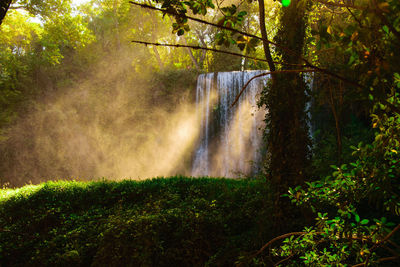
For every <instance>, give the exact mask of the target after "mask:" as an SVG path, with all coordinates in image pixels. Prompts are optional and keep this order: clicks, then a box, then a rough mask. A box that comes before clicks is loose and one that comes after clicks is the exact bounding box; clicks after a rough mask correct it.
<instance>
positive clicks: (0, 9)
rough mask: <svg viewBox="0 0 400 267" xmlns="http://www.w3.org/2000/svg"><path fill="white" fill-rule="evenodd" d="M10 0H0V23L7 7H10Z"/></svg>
mask: <svg viewBox="0 0 400 267" xmlns="http://www.w3.org/2000/svg"><path fill="white" fill-rule="evenodd" d="M11 2H12V0H1V1H0V25H1V23H2V22H3V19H4V17H5V16H6V14H7V11H8V9H9V8H10V5H11Z"/></svg>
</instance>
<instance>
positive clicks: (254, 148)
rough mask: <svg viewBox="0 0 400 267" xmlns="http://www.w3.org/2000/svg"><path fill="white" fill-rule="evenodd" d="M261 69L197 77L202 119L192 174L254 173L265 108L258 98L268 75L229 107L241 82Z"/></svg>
mask: <svg viewBox="0 0 400 267" xmlns="http://www.w3.org/2000/svg"><path fill="white" fill-rule="evenodd" d="M262 72H263V71H235V72H219V73H207V74H201V75H200V76H199V77H198V79H197V88H196V107H197V112H198V116H199V120H200V122H201V132H200V139H199V143H198V147H197V149H196V151H195V155H194V160H193V166H192V175H193V176H224V177H239V176H242V175H247V174H250V173H254V172H255V171H256V169H257V167H258V163H259V162H260V159H261V153H260V151H259V149H260V147H261V142H262V130H263V129H264V125H263V119H264V117H265V111H264V110H262V109H261V110H260V109H258V108H257V98H258V96H259V93H260V92H261V90H262V88H263V87H264V86H265V84H266V81H267V78H265V76H264V77H261V78H256V79H254V80H253V81H252V82H251V83H250V84H249V86H248V87H247V89H246V91H245V92H244V93H243V94H242V96H241V97H240V99H239V101H238V103H237V104H236V105H235V106H233V107H231V105H232V103H233V101H234V100H235V98H236V96H237V95H238V94H239V92H240V90H241V89H242V87H243V86H244V84H245V83H246V82H247V81H248V80H249V79H251V78H252V77H254V76H255V75H258V74H260V73H262Z"/></svg>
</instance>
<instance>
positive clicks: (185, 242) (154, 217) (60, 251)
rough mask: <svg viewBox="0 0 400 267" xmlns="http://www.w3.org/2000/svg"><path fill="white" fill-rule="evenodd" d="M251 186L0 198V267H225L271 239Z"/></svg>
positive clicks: (158, 186)
mask: <svg viewBox="0 0 400 267" xmlns="http://www.w3.org/2000/svg"><path fill="white" fill-rule="evenodd" d="M268 194H269V189H268V187H267V185H266V183H265V182H263V181H258V180H236V179H235V180H233V179H221V178H186V177H171V178H155V179H151V180H144V181H132V180H125V181H120V182H115V181H106V180H104V181H97V182H75V181H72V182H71V181H68V182H67V181H58V182H47V183H43V184H40V185H28V186H24V187H22V188H18V189H2V190H0V244H1V245H0V262H1V263H2V264H3V265H2V266H28V265H29V266H47V265H51V266H105V265H109V266H205V265H209V266H232V265H233V264H234V263H235V262H236V261H237V260H238V259H239V257H241V256H244V255H246V253H251V252H252V251H254V250H256V249H258V248H259V247H260V246H262V244H263V243H264V242H265V241H267V240H268V239H269V238H270V237H271V235H272V231H271V227H270V221H271V220H270V218H269V216H270V214H271V210H270V207H271V206H272V205H271V203H270V201H269V199H268Z"/></svg>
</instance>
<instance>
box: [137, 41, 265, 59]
mask: <svg viewBox="0 0 400 267" xmlns="http://www.w3.org/2000/svg"><path fill="white" fill-rule="evenodd" d="M131 42H132V43H137V44H144V45H154V46H169V47H186V48H191V49H201V50H207V51H212V52H217V53H224V54H228V55H232V56H238V57H245V58H249V59H253V60H256V61H264V62H267V60H266V59H263V58H258V57H251V56H246V55H242V54H240V53H235V52H230V51H225V50H219V49H215V48H209V47H202V46H196V45H182V44H160V43H153V42H146V41H137V40H133V41H131Z"/></svg>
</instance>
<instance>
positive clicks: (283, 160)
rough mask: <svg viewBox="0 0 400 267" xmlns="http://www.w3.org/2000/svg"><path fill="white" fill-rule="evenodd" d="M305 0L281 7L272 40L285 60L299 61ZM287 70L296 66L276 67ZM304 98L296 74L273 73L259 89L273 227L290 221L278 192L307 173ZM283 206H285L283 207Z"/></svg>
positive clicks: (302, 82)
mask: <svg viewBox="0 0 400 267" xmlns="http://www.w3.org/2000/svg"><path fill="white" fill-rule="evenodd" d="M260 2H262V0H260ZM306 2H307V1H304V0H292V3H291V5H290V6H289V7H282V16H281V22H280V29H279V31H278V33H277V35H276V38H275V41H276V42H277V43H278V44H279V45H280V46H279V47H276V52H277V54H278V55H280V56H281V58H282V61H283V62H285V63H291V64H300V63H302V61H301V56H302V54H303V49H304V37H305V28H306V27H305V23H306V9H307V6H306ZM260 21H261V20H260ZM261 26H262V25H261ZM262 28H263V27H261V33H262V32H263V29H262ZM264 29H265V27H264ZM281 47H284V49H282V48H281ZM264 48H265V46H264ZM267 56H268V54H266V57H267ZM267 58H268V57H267ZM290 69H296V67H295V66H290V65H284V66H281V67H279V70H290ZM306 100H307V95H306V84H305V82H304V79H303V75H302V74H300V73H281V74H275V75H274V76H273V77H272V82H271V85H270V86H269V87H268V88H266V89H265V90H264V91H263V93H262V97H261V104H265V105H266V108H267V110H268V113H267V115H266V124H267V129H268V130H267V134H266V137H267V143H268V155H267V169H268V171H269V178H270V180H271V182H272V185H273V187H274V188H275V193H276V195H275V208H276V211H275V214H274V216H275V219H276V225H277V227H279V226H281V227H288V228H290V227H291V226H289V225H287V223H285V222H287V221H288V220H290V218H288V217H291V216H292V215H290V214H288V213H291V212H290V211H289V210H290V209H289V210H288V209H287V208H289V206H290V203H283V202H285V201H284V200H282V198H281V195H282V194H284V193H287V190H288V188H289V187H294V186H296V185H299V184H301V183H302V182H303V181H304V179H305V177H306V175H307V169H308V166H309V158H310V152H309V148H310V146H309V145H310V139H309V136H308V126H307V115H306V113H305V105H306ZM286 205H288V207H287V208H285V209H284V208H283V207H284V206H286ZM286 230H287V229H286ZM278 231H279V230H278Z"/></svg>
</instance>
